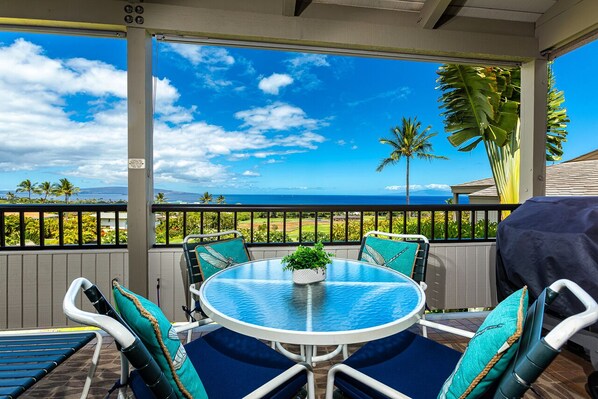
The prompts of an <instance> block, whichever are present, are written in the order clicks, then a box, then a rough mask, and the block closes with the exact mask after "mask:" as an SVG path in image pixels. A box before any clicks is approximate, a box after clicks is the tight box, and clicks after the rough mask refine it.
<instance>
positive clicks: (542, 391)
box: [21, 318, 593, 399]
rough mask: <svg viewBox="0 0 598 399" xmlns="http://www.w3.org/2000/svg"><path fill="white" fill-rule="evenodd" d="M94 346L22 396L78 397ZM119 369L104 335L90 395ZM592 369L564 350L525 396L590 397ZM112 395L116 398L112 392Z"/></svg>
mask: <svg viewBox="0 0 598 399" xmlns="http://www.w3.org/2000/svg"><path fill="white" fill-rule="evenodd" d="M481 321H482V319H481V318H456V319H449V320H443V321H442V323H444V324H448V325H452V326H455V327H459V328H464V329H468V330H471V331H475V330H476V329H477V327H478V326H479V324H480V323H481ZM428 332H429V337H430V338H432V339H434V340H436V341H438V342H441V343H444V344H446V345H449V346H451V347H453V348H455V349H458V350H464V348H465V342H466V341H465V340H463V339H460V338H458V337H455V336H454V335H451V334H447V333H442V332H438V331H435V330H431V329H429V330H428ZM357 348H358V345H355V346H352V347H351V348H350V350H351V352H352V351H354V350H356V349H357ZM332 349H334V348H326V347H325V348H319V349H318V350H323V351H326V350H332ZM92 352H93V347H92V346H88V347H86V348H84V349H82V350H81V351H79V352H78V353H77V354H75V355H74V356H73V357H72V358H71V359H69V360H68V361H67V362H65V363H64V364H62V365H61V366H60V367H58V368H57V369H56V370H54V371H53V372H52V373H50V375H48V376H47V377H45V378H44V379H43V380H42V381H40V382H39V383H37V384H36V385H35V386H34V387H33V388H32V389H30V390H29V391H28V392H27V393H26V394H25V395H23V396H21V397H24V398H68V399H70V398H73V399H74V398H79V395H80V391H81V387H82V386H83V382H84V380H85V376H86V374H87V368H88V365H87V362H88V359H90V358H91V354H92ZM340 360H341V356H340V355H339V356H338V357H337V358H335V359H332V360H331V361H328V362H322V363H320V364H318V366H317V367H316V370H315V374H316V384H317V397H318V399H323V398H324V389H325V386H326V373H327V371H328V368H329V367H330V366H331V365H332V364H335V363H337V362H339V361H340ZM119 370H120V363H119V355H118V351H117V350H116V347H115V345H114V343H113V342H112V340H110V339H106V340H105V342H104V344H103V348H102V354H101V359H100V365H99V367H98V370H97V372H96V376H95V378H94V383H93V384H92V389H91V392H90V395H89V397H90V398H104V397H105V395H106V393H107V391H108V389H109V388H110V387H111V386H112V385H113V383H114V382H115V381H116V380H117V379H118V376H119ZM592 371H593V369H592V366H591V364H590V363H589V361H587V360H585V359H583V358H581V357H579V356H577V355H575V354H573V353H571V352H569V351H566V350H565V351H563V353H561V355H559V356H558V357H557V359H556V360H555V362H554V363H553V364H552V365H551V366H550V367H549V369H548V370H546V371H545V372H544V373H543V375H542V376H541V377H540V379H539V380H538V381H537V382H536V383H535V384H534V385H535V387H534V388H535V392H531V391H528V393H527V394H526V396H525V397H526V398H545V399H549V398H563V399H576V398H585V399H587V398H590V396H589V395H588V394H587V392H586V390H585V384H586V381H587V376H588V375H589V374H590V373H591V372H592ZM111 397H112V398H116V393H113V394H112V396H111Z"/></svg>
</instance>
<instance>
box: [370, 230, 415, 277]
mask: <svg viewBox="0 0 598 399" xmlns="http://www.w3.org/2000/svg"><path fill="white" fill-rule="evenodd" d="M418 251H419V244H418V243H417V242H410V241H395V240H389V239H382V238H378V237H372V236H368V237H366V238H365V241H364V243H363V248H362V253H361V260H363V261H365V262H368V263H372V264H375V265H380V266H386V267H390V268H391V269H393V270H396V271H398V272H400V273H403V274H404V275H406V276H409V277H412V276H413V269H414V267H415V261H416V259H417V252H418Z"/></svg>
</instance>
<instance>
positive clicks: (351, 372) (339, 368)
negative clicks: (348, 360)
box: [326, 363, 410, 399]
mask: <svg viewBox="0 0 598 399" xmlns="http://www.w3.org/2000/svg"><path fill="white" fill-rule="evenodd" d="M339 372H340V373H344V374H346V375H348V376H349V377H352V378H354V379H356V380H357V381H359V382H361V383H363V384H365V385H367V386H368V387H370V388H372V389H375V390H376V391H378V392H380V393H382V394H384V395H386V396H388V397H389V398H393V399H409V398H410V397H409V396H407V395H405V394H403V393H401V392H399V391H397V390H395V389H393V388H391V387H389V386H388V385H386V384H383V383H381V382H380V381H378V380H375V379H373V378H372V377H369V376H367V375H365V374H363V373H362V372H361V371H358V370H355V369H354V368H353V367H350V366H347V365H346V364H342V363H341V364H336V365H334V366H332V367H331V368H330V370H329V371H328V380H327V382H326V399H332V397H333V396H332V394H333V391H334V378H335V376H336V373H339Z"/></svg>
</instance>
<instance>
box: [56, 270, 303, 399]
mask: <svg viewBox="0 0 598 399" xmlns="http://www.w3.org/2000/svg"><path fill="white" fill-rule="evenodd" d="M80 290H83V292H84V293H85V294H86V296H87V297H88V299H89V300H90V301H91V302H92V304H93V305H94V307H95V309H96V310H97V312H98V313H91V312H86V311H82V310H81V309H79V308H77V306H76V305H75V304H76V302H77V296H78V294H79V291H80ZM113 292H114V297H115V301H116V303H117V304H118V309H119V312H120V313H117V312H116V311H115V310H114V308H113V307H112V305H110V303H108V301H107V300H106V298H105V297H104V295H103V294H102V293H101V292H100V291H99V289H98V288H97V287H96V286H95V285H93V284H92V283H91V282H90V281H89V280H87V279H85V278H78V279H76V280H74V281H73V282H72V283H71V285H70V287H69V289H68V291H67V293H66V296H65V298H64V302H63V308H64V313H65V314H66V315H67V317H68V318H70V319H71V320H73V321H76V322H78V323H82V324H85V325H91V326H96V327H99V328H101V329H103V330H104V331H106V332H107V333H108V334H110V335H111V336H112V337H113V338H114V340H115V342H116V345H117V348H118V349H119V350H120V352H121V378H120V381H119V382H118V383H117V384H116V385H115V387H118V388H119V398H124V397H125V390H126V387H127V386H128V387H130V388H131V390H132V391H133V393H134V394H135V396H136V397H137V398H144V399H145V398H157V399H162V398H174V397H187V398H189V397H193V398H197V399H201V398H205V397H210V398H221V399H227V398H231V399H238V398H276V399H282V398H294V397H295V395H296V394H297V392H299V391H300V390H301V389H302V388H303V386H305V385H307V394H308V398H312V399H313V398H314V396H315V386H314V378H313V373H312V369H311V367H310V366H309V365H306V364H296V363H295V362H293V361H291V360H289V359H287V358H286V357H285V356H283V355H281V354H280V353H278V352H276V351H274V350H273V349H271V348H269V347H268V346H267V345H266V344H264V343H262V342H261V341H259V340H257V339H254V338H251V337H247V336H244V335H241V334H237V333H235V332H233V331H230V330H228V329H226V328H219V329H217V330H215V331H213V332H210V333H208V334H205V335H203V336H202V337H200V338H198V339H195V340H194V341H192V342H191V343H188V344H186V345H184V346H183V345H182V344H181V343H180V340H179V339H178V334H179V333H183V332H185V331H188V330H189V329H191V328H196V327H198V326H201V325H205V324H206V323H209V322H211V321H210V320H209V319H207V320H200V321H196V322H192V323H186V324H185V325H182V326H172V325H171V324H170V323H169V322H168V320H166V317H165V316H164V314H163V313H162V312H161V311H160V309H159V308H158V307H157V306H156V305H155V304H153V303H152V302H150V301H148V300H147V299H145V298H143V297H140V296H138V295H136V294H133V293H132V292H130V291H128V290H127V289H126V288H124V287H122V286H120V285H119V284H118V282H113ZM129 299H130V301H129ZM144 323H145V324H144ZM147 323H150V324H149V325H148V324H147ZM150 351H151V352H150ZM129 363H130V364H131V365H132V366H133V367H134V368H135V370H134V371H133V372H131V373H130V374H129V370H128V365H129ZM197 389H199V390H200V394H197V391H194V390H197Z"/></svg>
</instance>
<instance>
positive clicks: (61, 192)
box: [6, 178, 81, 204]
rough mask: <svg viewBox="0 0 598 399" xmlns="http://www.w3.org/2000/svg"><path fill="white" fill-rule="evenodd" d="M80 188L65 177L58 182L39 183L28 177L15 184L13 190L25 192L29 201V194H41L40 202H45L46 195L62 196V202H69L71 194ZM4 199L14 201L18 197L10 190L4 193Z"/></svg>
mask: <svg viewBox="0 0 598 399" xmlns="http://www.w3.org/2000/svg"><path fill="white" fill-rule="evenodd" d="M80 191H81V190H80V188H79V187H77V186H75V185H74V184H73V183H71V182H70V181H69V180H68V179H67V178H62V179H60V180H59V181H58V183H51V182H49V181H44V182H41V183H33V182H31V180H30V179H25V180H23V181H22V182H20V183H19V184H18V185H17V188H16V190H15V192H17V193H27V199H28V200H29V202H31V194H37V195H40V196H42V197H41V198H40V200H41V202H47V201H48V197H64V202H65V203H67V204H68V203H69V199H70V198H71V197H72V196H73V195H77V194H78V193H79V192H80ZM6 199H7V200H8V201H9V202H15V201H16V200H17V199H18V197H17V195H16V194H15V193H13V192H12V191H9V192H8V193H6Z"/></svg>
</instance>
